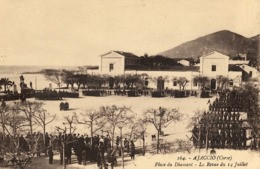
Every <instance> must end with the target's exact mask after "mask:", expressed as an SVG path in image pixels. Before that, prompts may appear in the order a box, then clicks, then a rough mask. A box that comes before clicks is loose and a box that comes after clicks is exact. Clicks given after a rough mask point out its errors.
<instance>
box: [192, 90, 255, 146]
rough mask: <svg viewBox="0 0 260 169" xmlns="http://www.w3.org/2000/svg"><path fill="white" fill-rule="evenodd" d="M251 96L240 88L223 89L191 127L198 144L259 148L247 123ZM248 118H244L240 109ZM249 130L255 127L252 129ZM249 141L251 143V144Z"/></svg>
mask: <svg viewBox="0 0 260 169" xmlns="http://www.w3.org/2000/svg"><path fill="white" fill-rule="evenodd" d="M251 100H252V98H250V96H248V95H245V94H244V93H241V92H238V91H231V92H230V91H226V92H220V94H219V98H216V100H215V101H214V102H213V103H212V104H211V103H210V101H209V102H208V103H209V111H208V112H204V113H203V114H202V116H201V117H200V119H199V121H198V124H197V125H195V126H194V128H193V129H192V139H193V143H194V146H195V147H199V148H203V147H206V146H207V148H208V147H210V148H228V149H231V148H232V149H246V148H248V146H249V145H250V147H251V148H252V149H256V134H255V133H254V132H253V131H252V130H251V129H250V128H249V127H248V126H246V125H245V124H246V123H247V118H248V116H249V115H250V105H249V104H248V103H247V101H251ZM242 112H244V113H246V116H245V117H247V118H242V117H241V113H242ZM250 131H252V132H251V133H250ZM248 142H250V144H248Z"/></svg>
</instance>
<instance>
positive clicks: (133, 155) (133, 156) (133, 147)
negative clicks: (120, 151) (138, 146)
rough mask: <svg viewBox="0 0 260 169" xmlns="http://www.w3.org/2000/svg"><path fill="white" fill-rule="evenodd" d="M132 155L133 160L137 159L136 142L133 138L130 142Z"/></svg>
mask: <svg viewBox="0 0 260 169" xmlns="http://www.w3.org/2000/svg"><path fill="white" fill-rule="evenodd" d="M130 157H131V160H134V159H135V144H134V141H133V140H131V142H130Z"/></svg>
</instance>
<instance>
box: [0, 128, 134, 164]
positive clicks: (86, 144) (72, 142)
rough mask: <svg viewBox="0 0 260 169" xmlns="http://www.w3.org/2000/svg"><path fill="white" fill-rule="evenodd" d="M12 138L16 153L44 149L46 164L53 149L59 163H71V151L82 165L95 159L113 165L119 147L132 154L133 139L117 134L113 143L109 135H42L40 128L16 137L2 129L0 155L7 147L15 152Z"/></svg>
mask: <svg viewBox="0 0 260 169" xmlns="http://www.w3.org/2000/svg"><path fill="white" fill-rule="evenodd" d="M15 141H17V143H18V152H19V153H28V152H31V153H34V154H35V155H36V156H38V157H39V156H41V155H42V154H43V153H44V154H45V155H48V156H49V163H50V164H52V163H53V156H54V154H55V152H56V153H59V155H60V164H63V162H65V163H66V164H71V163H72V155H75V156H76V159H77V162H78V164H83V165H86V164H87V163H88V162H92V163H93V162H96V163H97V165H98V167H104V168H107V167H108V165H109V164H110V165H111V167H112V168H113V166H115V165H116V163H117V159H116V157H117V156H118V155H119V156H121V153H122V150H123V152H125V153H129V155H130V157H131V159H134V158H135V144H134V141H133V140H129V139H127V138H125V139H122V140H121V138H120V137H119V136H117V137H116V139H115V142H114V143H115V145H114V146H113V145H112V144H113V143H112V141H111V138H110V136H109V135H107V136H99V135H96V136H93V137H89V136H88V135H80V134H62V133H59V134H58V135H51V134H48V133H46V134H45V135H43V134H42V133H40V132H38V133H33V134H32V135H31V134H29V133H28V134H27V135H26V136H23V135H19V136H18V137H17V138H14V137H12V136H10V135H5V136H4V135H3V133H0V146H1V150H5V152H4V151H2V152H1V154H0V156H1V155H3V154H4V153H7V152H8V151H9V152H12V151H14V152H13V153H16V152H17V149H16V148H15V146H17V145H16V143H15ZM121 143H122V149H121ZM3 148H4V149H3ZM15 151H16V152H15ZM63 155H64V156H63ZM64 157H65V158H64ZM64 160H65V161H64Z"/></svg>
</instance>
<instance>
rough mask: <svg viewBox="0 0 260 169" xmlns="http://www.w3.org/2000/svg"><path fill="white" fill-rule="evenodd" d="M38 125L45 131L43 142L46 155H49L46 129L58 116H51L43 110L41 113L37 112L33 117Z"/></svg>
mask: <svg viewBox="0 0 260 169" xmlns="http://www.w3.org/2000/svg"><path fill="white" fill-rule="evenodd" d="M33 117H34V119H35V121H36V123H37V124H38V125H40V126H41V127H42V129H43V142H44V146H45V150H44V151H45V154H46V153H47V151H46V150H47V147H46V140H45V135H46V127H47V125H48V124H50V123H51V122H53V121H54V120H55V119H56V115H50V113H49V112H47V111H46V110H45V109H41V110H40V111H37V112H35V113H34V115H33Z"/></svg>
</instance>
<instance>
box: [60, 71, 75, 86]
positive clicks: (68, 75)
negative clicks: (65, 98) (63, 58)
mask: <svg viewBox="0 0 260 169" xmlns="http://www.w3.org/2000/svg"><path fill="white" fill-rule="evenodd" d="M61 76H62V77H61V80H62V82H63V83H65V84H66V85H67V88H68V87H69V85H71V88H73V86H74V83H75V79H74V77H73V76H74V75H73V73H72V72H70V71H64V72H63V73H62V74H61Z"/></svg>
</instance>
